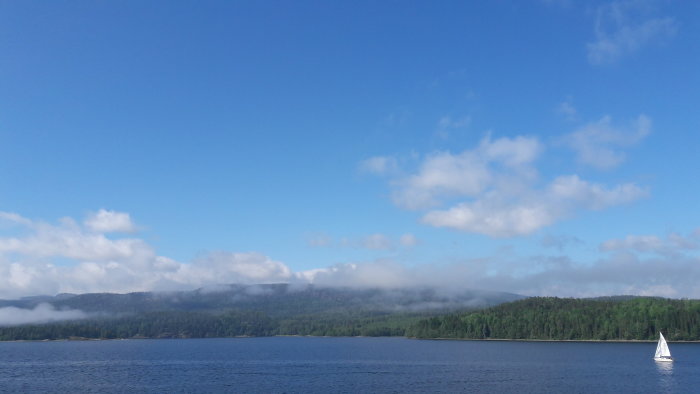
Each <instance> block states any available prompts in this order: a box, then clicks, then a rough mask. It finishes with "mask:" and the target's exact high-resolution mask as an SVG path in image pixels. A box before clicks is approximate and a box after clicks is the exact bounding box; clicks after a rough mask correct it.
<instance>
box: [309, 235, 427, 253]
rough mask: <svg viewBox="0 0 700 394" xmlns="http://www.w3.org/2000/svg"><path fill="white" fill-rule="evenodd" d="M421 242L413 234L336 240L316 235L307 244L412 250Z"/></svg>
mask: <svg viewBox="0 0 700 394" xmlns="http://www.w3.org/2000/svg"><path fill="white" fill-rule="evenodd" d="M419 243H420V241H419V240H418V238H416V236H415V235H413V234H408V233H407V234H403V235H401V236H400V237H398V238H395V237H390V236H388V235H386V234H381V233H374V234H369V235H365V236H359V237H342V238H339V239H334V238H333V237H331V236H330V235H328V234H325V233H322V234H316V235H313V236H311V237H309V238H308V239H307V244H308V245H309V246H312V247H332V248H354V249H368V250H386V251H391V250H396V249H398V248H412V247H414V246H416V245H418V244H419Z"/></svg>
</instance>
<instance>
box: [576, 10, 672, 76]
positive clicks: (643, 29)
mask: <svg viewBox="0 0 700 394" xmlns="http://www.w3.org/2000/svg"><path fill="white" fill-rule="evenodd" d="M652 4H653V2H652V1H645V0H617V1H613V2H610V3H608V4H605V5H602V6H600V7H599V8H598V10H597V13H596V22H595V37H596V39H595V41H593V42H590V43H588V44H587V50H588V60H589V62H590V63H591V64H595V65H600V64H609V63H614V62H616V61H617V60H618V59H620V58H621V57H623V56H626V55H630V54H632V53H635V52H637V51H639V50H640V49H641V48H643V47H644V46H646V45H649V44H651V43H657V42H663V41H664V40H666V39H669V38H671V37H673V36H674V35H675V34H676V32H677V30H678V24H677V23H676V21H675V20H674V19H673V18H671V17H659V16H656V15H654V9H653V8H654V7H653V6H652Z"/></svg>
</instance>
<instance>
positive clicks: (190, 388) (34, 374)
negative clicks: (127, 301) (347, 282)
mask: <svg viewBox="0 0 700 394" xmlns="http://www.w3.org/2000/svg"><path fill="white" fill-rule="evenodd" d="M670 347H671V351H672V352H673V356H674V358H676V362H674V363H672V364H657V363H655V362H654V361H653V360H652V356H653V353H654V349H655V348H656V344H654V343H597V342H507V341H503V342H502V341H430V340H412V339H405V338H325V337H324V338H314V337H271V338H222V339H172V340H167V339H162V340H113V341H63V342H0V392H85V393H127V392H128V393H134V392H158V393H178V392H180V393H185V392H202V393H216V392H241V393H256V392H260V393H309V392H317V393H331V392H332V393H370V392H373V393H406V392H414V393H428V392H430V393H434V392H443V393H459V392H491V393H544V392H554V393H556V392H560V393H564V392H565V393H569V394H571V393H620V392H630V393H690V392H697V390H698V387H700V373H699V372H700V344H691V343H671V344H670Z"/></svg>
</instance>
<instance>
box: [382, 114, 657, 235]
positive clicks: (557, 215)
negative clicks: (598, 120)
mask: <svg viewBox="0 0 700 394" xmlns="http://www.w3.org/2000/svg"><path fill="white" fill-rule="evenodd" d="M603 123H604V124H608V123H609V122H608V121H605V122H603ZM638 123H639V127H638V129H637V130H635V131H634V133H633V134H631V133H629V132H624V133H623V132H619V131H618V130H617V129H612V128H600V127H597V128H592V127H588V128H584V129H582V130H580V131H578V132H576V133H573V134H572V135H571V136H569V137H567V138H565V140H567V141H569V140H571V141H575V142H577V144H578V145H575V146H577V147H578V146H583V145H585V146H586V147H587V148H588V149H589V151H590V150H593V149H594V148H596V149H598V150H600V149H604V148H606V147H608V146H612V145H614V144H618V145H622V144H629V143H632V142H630V141H637V140H641V139H642V138H643V137H644V136H645V135H646V134H647V133H648V130H649V127H648V123H649V120H648V119H647V118H646V117H644V116H641V117H640V118H639V120H638ZM623 140H624V141H625V142H622V141H623ZM543 151H544V147H543V144H542V143H540V141H539V140H538V139H536V138H532V137H523V136H518V137H514V138H499V139H491V138H490V136H487V137H486V138H484V139H482V140H481V141H480V143H479V144H478V145H477V146H476V147H475V148H473V149H468V150H465V151H463V152H461V153H458V154H452V153H449V152H439V153H435V154H432V155H429V156H427V157H426V158H425V159H424V160H423V161H422V162H420V163H419V164H418V168H417V170H416V171H415V173H413V174H411V173H409V174H408V175H406V176H396V177H394V178H393V179H392V180H391V182H390V184H391V186H392V187H393V191H392V198H393V200H394V202H395V204H396V205H398V206H400V207H402V208H406V209H411V210H421V211H426V212H424V214H423V217H422V222H423V223H425V224H428V225H431V226H435V227H446V228H451V229H455V230H459V231H465V232H472V233H480V234H485V235H489V236H492V237H511V236H519V235H527V234H531V233H533V232H536V231H537V230H539V229H541V228H543V227H546V226H549V225H552V224H554V223H556V222H557V221H560V220H562V219H565V218H569V217H571V216H573V215H575V214H576V213H577V212H579V211H581V210H601V209H605V208H607V207H611V206H615V205H620V204H625V203H629V202H631V201H635V200H637V199H639V198H642V197H644V196H646V195H647V191H646V190H645V189H643V188H641V187H639V186H637V185H636V184H633V183H624V184H618V185H614V186H612V187H608V186H605V185H602V184H597V183H591V182H588V181H585V180H583V179H581V178H580V177H579V176H577V175H563V176H558V177H555V178H554V179H552V180H551V181H550V182H549V183H547V184H545V185H542V181H541V180H540V176H539V174H538V172H537V169H536V168H535V162H536V160H537V159H538V157H539V156H540V155H541V154H542V152H543ZM444 205H447V207H444Z"/></svg>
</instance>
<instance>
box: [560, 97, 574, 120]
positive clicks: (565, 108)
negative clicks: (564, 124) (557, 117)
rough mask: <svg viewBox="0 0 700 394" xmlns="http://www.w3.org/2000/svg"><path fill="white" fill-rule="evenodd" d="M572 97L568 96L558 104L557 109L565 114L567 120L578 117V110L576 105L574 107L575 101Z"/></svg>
mask: <svg viewBox="0 0 700 394" xmlns="http://www.w3.org/2000/svg"><path fill="white" fill-rule="evenodd" d="M571 101H572V100H571V98H570V97H568V98H567V99H566V100H564V101H562V102H561V103H559V105H557V107H556V111H557V112H558V113H559V114H561V115H562V116H564V118H565V119H566V120H570V121H573V120H576V119H577V118H578V111H577V110H576V107H574V105H573V103H572V102H571Z"/></svg>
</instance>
